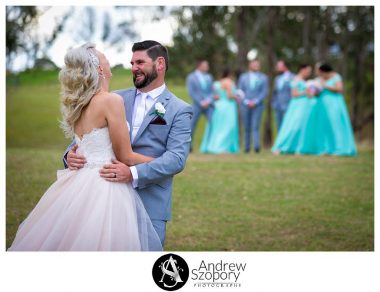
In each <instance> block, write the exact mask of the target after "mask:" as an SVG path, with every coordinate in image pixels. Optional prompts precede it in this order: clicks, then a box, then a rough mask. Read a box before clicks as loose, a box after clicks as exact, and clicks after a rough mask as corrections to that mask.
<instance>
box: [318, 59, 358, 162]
mask: <svg viewBox="0 0 380 292" xmlns="http://www.w3.org/2000/svg"><path fill="white" fill-rule="evenodd" d="M319 74H320V76H321V78H320V81H321V87H322V91H321V93H320V99H321V104H322V105H323V108H324V109H325V111H326V114H327V119H328V124H329V127H330V129H328V130H326V131H325V133H326V137H325V138H326V145H327V149H326V152H327V154H330V155H348V156H353V155H356V153H357V150H356V145H355V139H354V133H353V130H352V125H351V121H350V118H349V115H348V111H347V107H346V103H345V101H344V97H343V94H342V92H343V81H342V77H341V76H340V75H339V74H338V73H336V72H335V71H334V70H333V68H332V67H331V66H330V65H329V64H322V65H320V67H319Z"/></svg>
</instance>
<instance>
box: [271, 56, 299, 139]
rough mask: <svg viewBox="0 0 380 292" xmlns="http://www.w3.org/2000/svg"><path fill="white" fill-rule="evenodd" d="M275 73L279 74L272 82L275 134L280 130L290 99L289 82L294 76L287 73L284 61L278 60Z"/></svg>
mask: <svg viewBox="0 0 380 292" xmlns="http://www.w3.org/2000/svg"><path fill="white" fill-rule="evenodd" d="M276 71H277V72H278V73H279V75H277V77H276V78H275V80H274V90H273V96H272V109H273V110H274V112H275V115H276V123H277V132H278V131H279V130H280V127H281V123H282V120H283V118H284V115H285V112H286V110H287V108H288V104H289V101H290V99H291V98H292V94H291V88H290V82H291V81H292V79H293V78H294V74H293V73H292V72H290V71H289V69H288V66H287V64H286V62H285V61H284V60H279V61H278V62H277V64H276Z"/></svg>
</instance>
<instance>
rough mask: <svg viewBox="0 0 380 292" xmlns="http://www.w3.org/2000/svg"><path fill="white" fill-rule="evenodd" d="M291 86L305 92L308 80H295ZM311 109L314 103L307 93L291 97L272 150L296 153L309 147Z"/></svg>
mask: <svg viewBox="0 0 380 292" xmlns="http://www.w3.org/2000/svg"><path fill="white" fill-rule="evenodd" d="M291 88H292V89H296V90H297V91H298V92H303V91H305V90H306V82H305V80H293V81H292V82H291ZM311 110H312V104H311V102H310V100H309V98H308V97H307V96H306V95H301V96H297V97H293V98H292V99H291V101H290V103H289V106H288V109H287V111H286V113H285V116H284V120H283V122H282V125H281V128H280V131H279V133H278V135H277V138H276V141H275V143H274V145H273V147H272V152H278V151H279V152H280V153H288V154H294V153H301V151H304V150H305V148H306V147H307V145H305V137H306V135H307V132H306V128H307V121H308V118H309V115H310V112H311Z"/></svg>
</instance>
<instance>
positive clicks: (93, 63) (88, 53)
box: [59, 43, 101, 138]
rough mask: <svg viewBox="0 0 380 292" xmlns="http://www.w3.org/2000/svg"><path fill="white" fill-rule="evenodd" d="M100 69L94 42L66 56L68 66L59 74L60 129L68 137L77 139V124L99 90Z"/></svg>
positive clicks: (69, 52)
mask: <svg viewBox="0 0 380 292" xmlns="http://www.w3.org/2000/svg"><path fill="white" fill-rule="evenodd" d="M98 67H99V58H98V57H97V55H96V52H95V45H94V44H92V43H86V44H84V45H82V46H80V47H79V48H75V49H71V50H69V51H68V52H67V53H66V55H65V66H63V67H62V69H61V71H60V72H59V81H60V82H61V112H62V117H63V120H62V121H61V128H62V129H63V132H64V133H65V135H66V137H68V138H72V137H73V136H74V125H75V122H76V121H78V119H79V118H80V116H81V114H82V111H83V109H84V108H85V107H86V106H87V105H88V104H89V102H90V101H91V98H92V97H93V96H94V95H95V94H96V93H97V92H98V91H99V90H100V86H101V79H100V75H99V72H98Z"/></svg>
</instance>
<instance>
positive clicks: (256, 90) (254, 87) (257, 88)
mask: <svg viewBox="0 0 380 292" xmlns="http://www.w3.org/2000/svg"><path fill="white" fill-rule="evenodd" d="M251 74H252V75H253V76H254V77H255V78H253V79H254V81H255V82H252V80H251V78H252V76H251ZM268 87H269V86H268V77H267V75H265V74H264V73H261V72H255V73H252V72H246V73H243V74H242V75H241V76H240V78H239V82H238V88H239V89H241V90H242V91H243V92H244V99H243V100H242V102H241V107H240V108H241V112H242V116H243V122H244V136H245V152H249V151H250V149H251V133H252V132H253V138H254V141H253V142H254V148H255V150H256V151H259V150H260V123H261V116H262V113H263V111H264V99H265V97H266V96H267V94H268ZM249 101H254V102H255V104H256V106H255V107H254V108H249V107H248V105H247V103H248V102H249Z"/></svg>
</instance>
